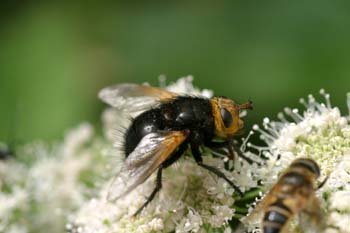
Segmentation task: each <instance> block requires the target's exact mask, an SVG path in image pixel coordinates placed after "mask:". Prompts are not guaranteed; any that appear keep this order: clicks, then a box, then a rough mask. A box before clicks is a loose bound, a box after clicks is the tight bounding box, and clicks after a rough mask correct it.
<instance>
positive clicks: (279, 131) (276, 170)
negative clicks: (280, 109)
mask: <svg viewBox="0 0 350 233" xmlns="http://www.w3.org/2000/svg"><path fill="white" fill-rule="evenodd" d="M320 94H321V95H322V96H323V97H324V99H325V102H324V103H323V102H317V101H316V99H315V98H314V96H312V95H309V96H308V100H304V99H300V103H301V104H303V105H304V106H305V110H304V111H303V112H300V111H299V110H298V109H290V108H285V109H284V113H279V114H278V118H279V121H270V120H269V119H268V118H265V119H264V120H263V124H262V127H260V126H258V125H254V127H253V130H254V131H252V132H251V133H250V134H253V133H254V132H258V133H259V134H260V138H261V139H262V140H263V141H264V142H265V143H266V146H265V147H261V146H256V145H253V144H251V143H249V142H248V143H247V144H246V147H247V148H248V149H250V151H247V152H246V154H247V155H248V156H249V155H251V154H259V155H262V156H264V157H266V158H267V160H266V164H265V166H262V167H260V168H259V169H258V170H257V171H256V174H255V177H258V178H259V179H261V180H262V182H261V183H262V186H261V187H262V189H263V190H264V191H267V190H268V189H269V188H271V186H272V185H273V184H274V183H275V182H276V181H277V179H278V176H279V175H280V174H281V172H283V171H284V170H285V169H286V168H287V167H288V166H289V165H290V164H291V162H292V161H293V160H295V159H296V158H300V157H304V158H311V159H313V160H315V161H316V162H317V163H318V165H319V167H320V169H321V177H320V180H323V179H324V178H325V177H326V176H329V177H328V180H327V182H326V183H325V185H324V186H323V187H322V188H321V189H319V190H318V191H317V195H318V198H319V199H320V201H321V205H322V208H323V209H324V210H325V214H326V216H325V219H326V223H325V225H326V226H327V227H326V229H325V232H327V233H331V232H332V233H333V232H334V233H336V232H343V233H346V232H350V228H349V223H350V125H349V116H341V113H340V110H339V108H337V107H332V106H331V102H330V95H329V94H328V93H325V91H324V90H323V89H322V90H321V91H320ZM347 105H348V108H349V111H350V94H348V95H347ZM295 220H296V219H295ZM260 221H261V219H260V218H257V219H250V221H249V222H248V224H247V229H248V230H249V231H255V232H258V231H259V223H260ZM298 224H299V223H298V222H296V221H295V222H294V224H291V228H293V229H294V227H293V225H294V226H295V229H294V231H293V229H290V230H291V232H300V231H299V230H297V229H302V227H300V226H299V227H297V226H298ZM302 232H303V231H302ZM306 232H307V231H306Z"/></svg>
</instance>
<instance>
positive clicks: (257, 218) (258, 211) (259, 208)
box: [241, 184, 280, 225]
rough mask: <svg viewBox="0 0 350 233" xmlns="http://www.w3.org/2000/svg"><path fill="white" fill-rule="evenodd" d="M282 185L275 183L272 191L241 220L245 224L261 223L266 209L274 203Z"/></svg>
mask: <svg viewBox="0 0 350 233" xmlns="http://www.w3.org/2000/svg"><path fill="white" fill-rule="evenodd" d="M278 189H280V186H279V185H277V184H275V185H274V186H273V187H272V188H271V189H270V191H268V192H267V193H266V194H265V195H264V196H263V197H262V198H261V200H260V201H258V203H257V204H256V206H255V208H254V209H253V210H252V211H251V212H250V213H249V214H248V215H247V216H246V217H243V218H242V219H241V222H242V223H244V224H245V225H249V224H259V225H260V223H261V221H262V217H263V214H264V210H265V209H266V208H267V207H268V206H269V205H270V204H271V203H274V202H275V201H276V200H277V198H276V195H275V194H276V193H278Z"/></svg>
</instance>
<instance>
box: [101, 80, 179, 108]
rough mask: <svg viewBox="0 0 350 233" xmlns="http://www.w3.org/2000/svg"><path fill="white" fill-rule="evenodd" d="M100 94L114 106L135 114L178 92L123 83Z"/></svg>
mask: <svg viewBox="0 0 350 233" xmlns="http://www.w3.org/2000/svg"><path fill="white" fill-rule="evenodd" d="M98 96H99V98H100V99H102V101H104V102H105V103H107V104H109V105H111V106H112V107H115V108H117V109H118V110H124V111H127V112H128V113H130V115H133V114H132V113H135V112H142V111H144V110H146V109H149V108H151V107H152V106H154V105H156V104H158V103H160V102H165V101H167V100H169V99H172V98H174V97H176V96H177V94H175V93H172V92H169V91H166V90H162V89H160V88H156V87H151V86H146V85H138V84H132V83H123V84H119V85H115V86H111V87H106V88H104V89H102V90H101V91H100V93H99V94H98Z"/></svg>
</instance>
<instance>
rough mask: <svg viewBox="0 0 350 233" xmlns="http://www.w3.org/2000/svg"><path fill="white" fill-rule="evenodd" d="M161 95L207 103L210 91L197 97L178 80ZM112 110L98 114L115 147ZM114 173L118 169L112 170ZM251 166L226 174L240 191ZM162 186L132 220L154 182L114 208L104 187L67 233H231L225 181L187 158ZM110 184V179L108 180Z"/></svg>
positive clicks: (116, 122)
mask: <svg viewBox="0 0 350 233" xmlns="http://www.w3.org/2000/svg"><path fill="white" fill-rule="evenodd" d="M164 88H165V89H167V90H169V91H172V92H175V93H181V94H187V95H199V96H206V97H211V96H212V91H209V90H203V91H200V90H198V89H197V88H194V87H193V85H192V77H191V76H188V77H185V78H181V79H179V80H178V81H177V82H176V83H174V84H171V85H169V86H164ZM121 114H122V113H121V112H118V111H116V110H114V109H113V108H110V109H107V110H106V112H105V113H104V114H103V120H104V128H105V130H106V132H105V133H106V137H107V138H109V139H110V140H111V141H112V142H113V143H114V144H115V146H116V148H118V147H119V143H120V142H121V140H122V138H120V137H118V134H117V135H115V129H118V128H123V127H124V128H125V127H127V126H126V125H127V123H126V122H125V116H124V117H123V116H121ZM116 151H118V150H117V149H114V152H113V157H112V160H113V161H120V162H122V160H123V159H124V155H123V154H122V153H116ZM205 153H207V155H208V156H205V158H204V160H205V163H207V164H209V165H213V166H215V167H218V168H220V170H222V171H224V170H225V169H224V160H223V159H222V158H213V157H212V156H211V154H210V153H208V152H205ZM112 168H113V169H114V173H117V172H118V166H117V165H115V166H113V167H112ZM254 169H256V167H255V168H254V166H248V164H246V163H245V162H242V163H236V164H235V169H234V172H230V171H225V173H226V175H227V176H228V177H229V178H230V179H231V180H233V182H235V183H236V184H237V185H238V186H239V187H240V188H241V189H242V190H243V191H244V190H247V189H249V188H251V187H253V186H256V185H257V183H256V181H253V180H252V179H251V178H250V177H252V176H249V175H248V176H241V175H240V174H239V173H240V172H242V171H243V170H244V171H245V173H246V174H249V173H253V170H254ZM163 174H164V179H163V182H162V183H163V186H162V189H161V191H160V192H159V193H158V195H157V197H156V198H155V200H153V201H152V202H151V203H150V204H149V205H148V206H147V208H146V209H144V210H143V211H142V213H141V214H140V215H138V216H136V217H132V215H133V214H134V213H135V211H136V210H137V209H138V208H139V207H140V206H142V204H143V203H144V202H145V200H146V198H147V197H148V196H149V194H150V193H151V192H152V190H153V189H154V185H155V177H154V176H152V177H150V178H149V179H148V180H147V181H146V182H145V183H143V184H142V185H140V186H139V187H138V188H137V189H136V190H134V191H132V192H131V193H129V194H128V195H126V197H124V198H121V199H119V200H117V201H115V202H108V201H106V195H107V193H108V192H109V191H110V190H109V182H107V183H106V186H105V188H103V189H102V190H101V192H100V195H99V196H98V197H97V198H94V199H92V200H91V201H90V202H88V203H86V204H84V205H83V206H82V207H81V208H80V210H79V211H78V212H77V214H76V215H75V216H74V217H73V219H74V220H73V221H72V222H71V224H69V228H70V231H71V232H84V233H93V232H100V233H117V232H118V233H127V232H140V233H148V232H149V233H151V232H152V233H153V232H177V233H182V232H208V231H211V230H212V229H216V230H217V231H219V232H224V231H225V232H230V231H231V230H230V226H229V224H228V222H229V220H231V219H232V217H233V216H234V215H235V209H234V208H233V204H234V202H235V199H234V197H233V196H234V195H233V194H234V190H233V189H232V188H231V187H230V186H229V185H228V184H227V182H226V181H224V180H222V179H218V178H217V177H216V176H214V175H213V174H211V173H208V171H206V170H204V169H203V168H201V167H199V166H198V165H197V164H196V163H195V161H194V159H193V158H192V157H191V156H187V157H185V158H182V159H180V160H179V162H177V163H176V164H174V165H173V166H171V167H169V168H167V169H165V170H164V173H163ZM112 179H113V178H112Z"/></svg>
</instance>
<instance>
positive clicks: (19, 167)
mask: <svg viewBox="0 0 350 233" xmlns="http://www.w3.org/2000/svg"><path fill="white" fill-rule="evenodd" d="M92 136H93V130H92V127H91V126H90V125H89V124H86V123H85V124H82V125H80V126H79V127H78V128H77V129H74V130H72V131H70V132H68V134H67V135H66V137H65V138H64V142H63V143H61V144H57V145H55V146H53V148H51V147H49V146H47V145H46V144H44V143H32V144H29V145H26V146H24V147H23V148H21V149H20V150H18V151H17V154H16V159H14V158H9V159H6V160H1V161H0V203H1V204H0V232H12V233H26V232H47V229H48V228H49V229H50V232H54V233H55V232H57V233H58V232H63V231H64V226H65V222H66V220H67V215H68V214H69V213H70V212H71V211H73V210H74V209H76V208H78V207H79V206H80V205H82V203H84V201H85V199H86V198H87V197H88V196H91V193H89V192H91V190H92V188H91V184H90V183H88V182H92V181H91V180H90V179H91V178H92V175H95V173H98V172H100V171H98V169H100V170H102V168H99V166H98V164H97V163H96V160H97V159H99V158H100V153H99V151H100V148H99V146H97V144H96V143H95V144H96V146H94V145H87V144H88V143H92ZM94 147H96V148H94ZM96 164H97V166H96ZM95 171H96V172H95ZM89 173H94V174H89ZM84 176H88V177H84Z"/></svg>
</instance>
